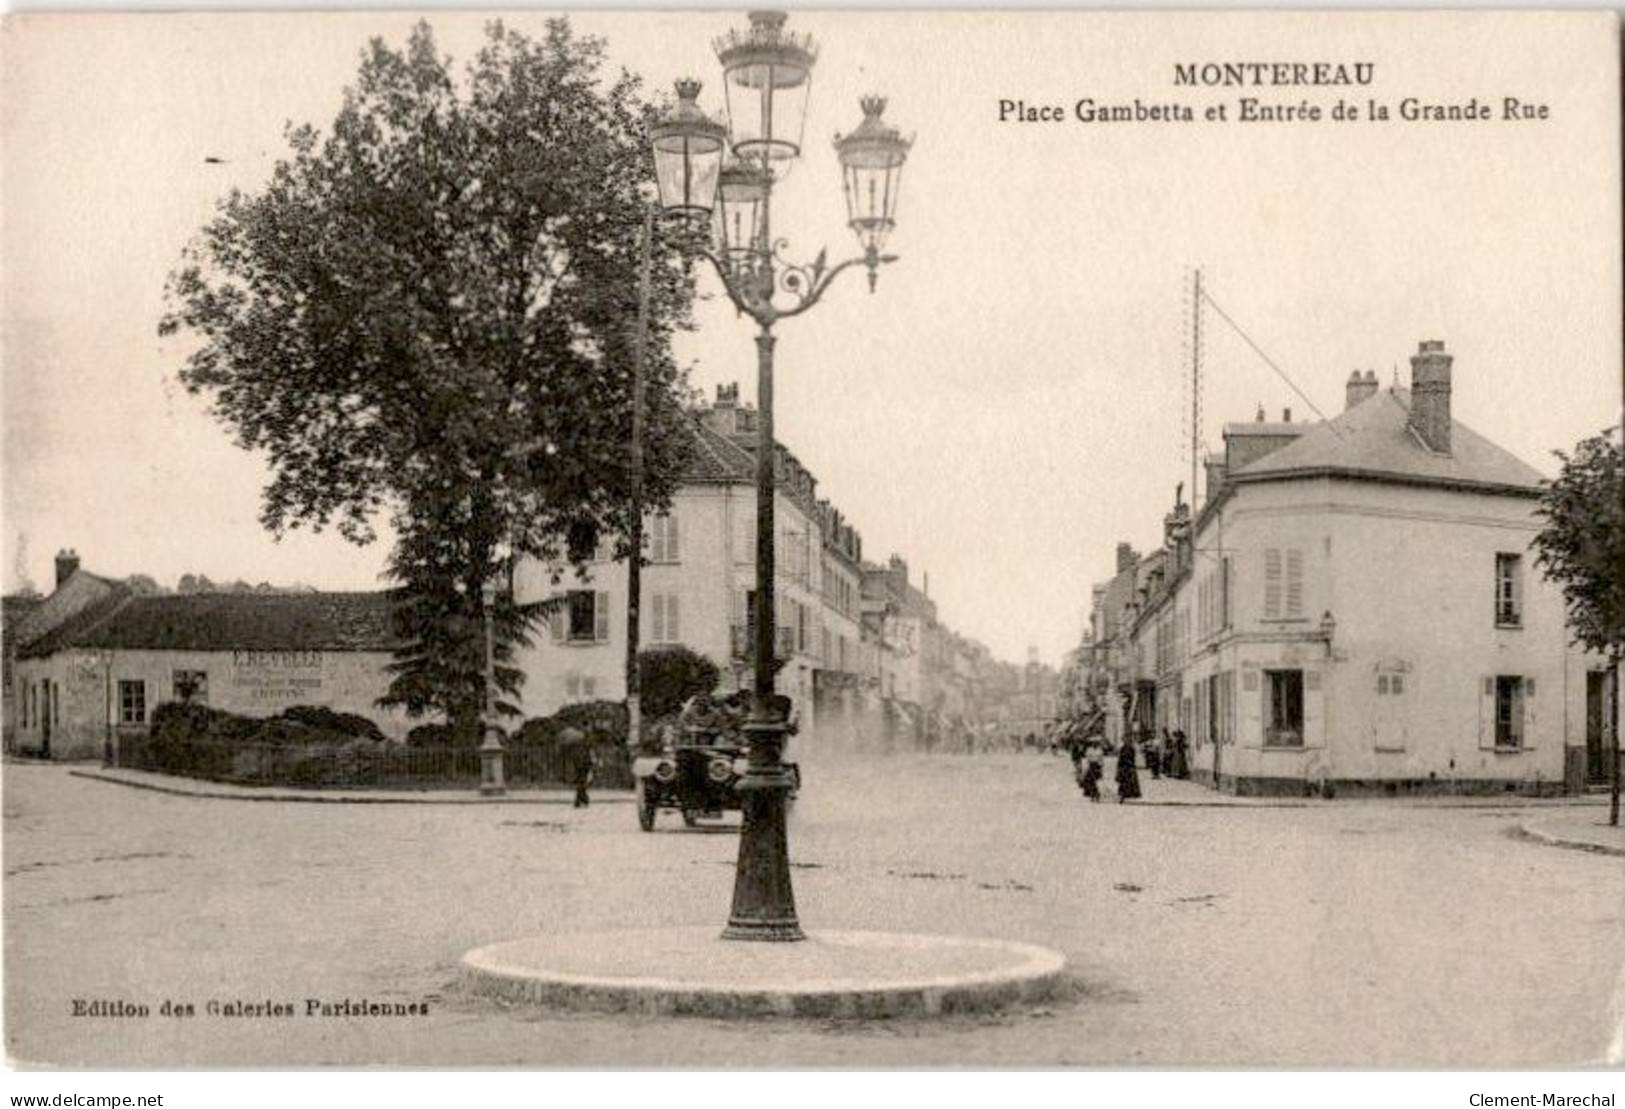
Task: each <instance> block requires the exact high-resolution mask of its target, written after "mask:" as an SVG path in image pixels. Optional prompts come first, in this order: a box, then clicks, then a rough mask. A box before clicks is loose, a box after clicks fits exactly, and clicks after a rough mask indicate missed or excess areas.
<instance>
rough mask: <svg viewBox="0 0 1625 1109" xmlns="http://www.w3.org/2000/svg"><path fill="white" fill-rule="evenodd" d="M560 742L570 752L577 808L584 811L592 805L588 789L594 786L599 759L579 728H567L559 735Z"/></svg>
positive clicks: (571, 775)
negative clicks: (594, 773)
mask: <svg viewBox="0 0 1625 1109" xmlns="http://www.w3.org/2000/svg"><path fill="white" fill-rule="evenodd" d="M559 742H560V743H562V744H564V749H565V750H566V751H568V752H569V753H570V754H569V758H570V762H569V767H570V780H571V781H572V782H573V783H574V785H575V787H576V799H575V805H574V807H575V808H578V809H584V808H586V807H587V806H588V805H590V804H592V798H591V797H589V796H588V795H587V787H588V786H590V785H592V779H593V772H594V771H595V770H596V769H597V761H598V760H597V757H596V754H595V753H594V751H593V745H592V744H591V743H588V742H587V737H586V736H585V735H584V734H582V732H581V729H579V728H566V729H564V731H562V732H560V733H559Z"/></svg>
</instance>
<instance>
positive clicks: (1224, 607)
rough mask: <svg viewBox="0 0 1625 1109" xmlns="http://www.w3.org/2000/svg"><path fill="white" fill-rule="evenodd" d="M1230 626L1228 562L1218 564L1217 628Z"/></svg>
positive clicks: (1227, 560)
mask: <svg viewBox="0 0 1625 1109" xmlns="http://www.w3.org/2000/svg"><path fill="white" fill-rule="evenodd" d="M1229 626H1230V560H1229V559H1228V558H1226V559H1223V560H1222V561H1220V563H1219V627H1221V628H1228V627H1229Z"/></svg>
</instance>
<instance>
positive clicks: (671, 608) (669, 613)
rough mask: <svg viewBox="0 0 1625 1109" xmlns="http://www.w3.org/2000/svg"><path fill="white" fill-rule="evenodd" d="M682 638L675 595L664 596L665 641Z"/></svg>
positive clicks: (671, 641)
mask: <svg viewBox="0 0 1625 1109" xmlns="http://www.w3.org/2000/svg"><path fill="white" fill-rule="evenodd" d="M672 523H673V526H675V525H676V521H675V520H673V521H672ZM676 534H677V533H676V532H675V531H674V532H672V535H674V536H675V535H676ZM682 638H683V633H682V631H680V630H679V628H678V624H677V594H675V593H668V594H666V640H667V642H670V643H678V642H681V640H682Z"/></svg>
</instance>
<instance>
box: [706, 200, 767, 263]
mask: <svg viewBox="0 0 1625 1109" xmlns="http://www.w3.org/2000/svg"><path fill="white" fill-rule="evenodd" d="M718 207H719V208H720V209H721V211H720V213H719V215H720V218H719V219H718V220H717V232H718V234H719V235H720V236H721V240H722V241H721V245H722V249H723V251H724V252H733V251H742V250H750V249H751V248H752V247H754V246H755V245H756V235H757V229H758V228H759V227H760V226H761V223H760V221H761V217H762V200H761V191H760V190H758V189H752V190H739V191H737V192H735V191H733V190H729V189H727V188H724V189H723V190H722V192H721V194H720V196H719V197H718Z"/></svg>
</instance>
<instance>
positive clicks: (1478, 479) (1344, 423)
mask: <svg viewBox="0 0 1625 1109" xmlns="http://www.w3.org/2000/svg"><path fill="white" fill-rule="evenodd" d="M1409 417H1410V390H1408V389H1399V388H1389V389H1384V390H1382V391H1380V392H1378V393H1377V394H1376V395H1375V396H1372V397H1368V398H1367V399H1366V400H1364V401H1362V402H1360V403H1359V404H1357V405H1355V406H1354V407H1353V408H1350V409H1348V410H1346V411H1345V412H1343V413H1342V414H1341V415H1340V416H1337V417H1336V418H1334V419H1332V420H1330V421H1328V422H1326V423H1321V424H1315V425H1313V426H1311V427H1309V428H1308V429H1307V430H1305V431H1304V433H1303V434H1302V435H1300V436H1299V437H1298V439H1297V440H1296V441H1295V442H1293V443H1289V444H1288V445H1286V446H1284V447H1281V448H1280V449H1279V450H1275V451H1272V452H1271V453H1269V454H1267V455H1265V456H1264V457H1263V458H1260V459H1258V460H1257V461H1256V462H1251V463H1249V464H1247V465H1246V466H1242V467H1241V468H1240V469H1238V470H1236V471H1235V472H1234V473H1232V474H1230V475H1229V476H1228V477H1227V478H1226V480H1227V481H1248V480H1271V479H1276V478H1283V477H1296V476H1308V475H1311V474H1322V473H1335V474H1339V475H1343V476H1351V477H1364V478H1370V479H1373V480H1379V481H1380V480H1392V481H1412V482H1422V483H1424V484H1430V485H1445V486H1465V487H1476V488H1487V489H1490V490H1491V491H1495V492H1504V493H1527V494H1529V495H1536V494H1538V493H1539V492H1540V487H1541V482H1542V480H1543V478H1542V476H1541V474H1540V472H1539V471H1538V470H1536V469H1535V468H1534V467H1532V466H1530V465H1528V464H1527V463H1525V462H1523V461H1521V460H1519V459H1518V458H1516V457H1514V456H1513V455H1512V454H1510V453H1509V452H1507V451H1505V450H1503V449H1502V448H1500V447H1498V446H1496V445H1495V444H1494V443H1492V442H1490V441H1489V440H1488V439H1486V438H1484V437H1483V436H1482V435H1480V434H1478V432H1476V431H1474V430H1472V429H1471V428H1469V427H1467V426H1466V425H1464V424H1462V423H1461V421H1459V420H1452V421H1451V423H1450V453H1449V454H1440V453H1438V452H1437V451H1432V450H1429V449H1428V448H1427V447H1426V446H1424V445H1423V444H1422V442H1421V441H1420V440H1419V439H1418V438H1417V437H1416V435H1415V434H1414V433H1413V432H1412V431H1411V429H1410V427H1409V425H1408V420H1409Z"/></svg>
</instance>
